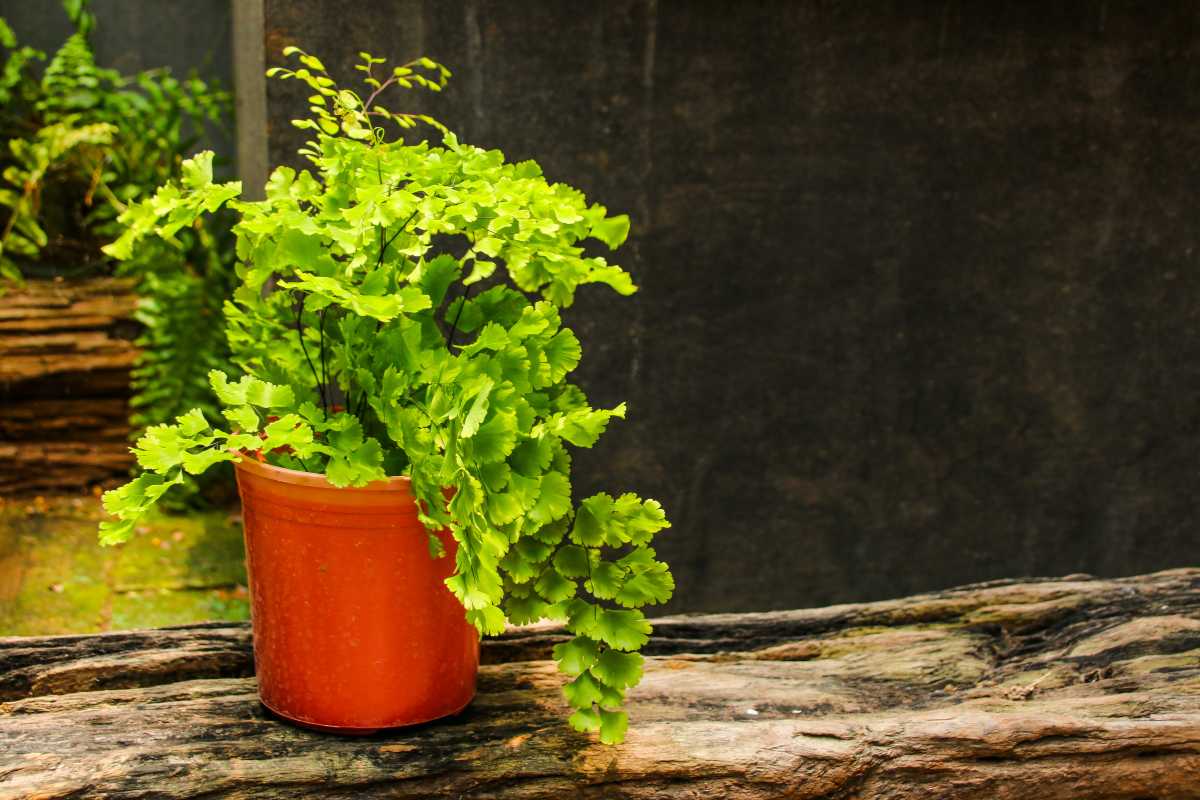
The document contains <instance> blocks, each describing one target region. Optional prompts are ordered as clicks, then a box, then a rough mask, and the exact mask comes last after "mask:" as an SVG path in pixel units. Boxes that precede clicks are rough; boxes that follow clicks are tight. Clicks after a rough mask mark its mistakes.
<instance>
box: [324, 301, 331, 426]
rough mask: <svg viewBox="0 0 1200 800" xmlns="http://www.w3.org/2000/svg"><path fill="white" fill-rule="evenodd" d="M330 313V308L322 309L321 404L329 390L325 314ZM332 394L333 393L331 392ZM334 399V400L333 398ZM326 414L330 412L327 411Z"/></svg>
mask: <svg viewBox="0 0 1200 800" xmlns="http://www.w3.org/2000/svg"><path fill="white" fill-rule="evenodd" d="M328 311H329V306H325V307H324V308H322V309H321V387H322V390H321V402H322V403H324V402H325V392H326V391H328V388H329V373H328V372H327V371H326V369H325V314H326V312H328ZM331 394H332V392H331ZM331 399H332V398H331ZM325 413H326V414H328V413H329V412H328V411H326V412H325Z"/></svg>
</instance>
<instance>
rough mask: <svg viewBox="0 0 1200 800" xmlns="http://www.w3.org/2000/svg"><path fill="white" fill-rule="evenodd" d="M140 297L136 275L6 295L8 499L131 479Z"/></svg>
mask: <svg viewBox="0 0 1200 800" xmlns="http://www.w3.org/2000/svg"><path fill="white" fill-rule="evenodd" d="M136 303H137V298H136V296H135V295H134V294H133V291H132V289H131V287H130V284H129V282H128V281H123V280H118V279H113V278H95V279H91V280H86V281H29V282H27V283H25V284H24V285H22V286H20V287H8V288H7V291H5V293H4V294H2V295H0V495H2V494H16V493H31V492H54V491H74V490H78V489H81V488H85V487H87V486H92V485H106V484H111V483H113V482H114V481H116V480H119V479H121V478H123V477H127V476H128V473H129V468H130V467H131V466H132V463H133V462H132V457H131V456H130V454H129V423H128V415H129V409H128V400H129V371H130V369H131V368H132V366H133V364H134V361H135V360H136V358H137V348H135V347H134V345H133V342H132V341H131V339H132V338H133V336H134V334H135V333H136V325H135V324H134V323H133V322H132V320H131V317H132V315H133V311H134V308H135V306H136Z"/></svg>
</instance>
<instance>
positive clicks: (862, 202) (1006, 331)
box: [266, 0, 1200, 610]
mask: <svg viewBox="0 0 1200 800" xmlns="http://www.w3.org/2000/svg"><path fill="white" fill-rule="evenodd" d="M266 9H267V10H266V36H267V44H268V53H267V61H268V63H278V62H279V50H280V49H281V48H282V46H284V45H286V44H291V43H296V44H300V45H302V46H303V47H305V48H307V49H309V50H311V51H313V52H315V53H318V54H319V55H321V56H322V57H323V58H324V59H325V61H326V63H328V64H331V66H332V65H336V69H335V71H336V72H338V73H340V74H341V75H343V76H344V77H345V78H346V79H347V80H352V79H354V78H355V77H356V76H357V74H358V73H355V72H353V71H352V70H351V69H350V66H349V65H350V63H351V61H352V60H353V59H354V58H355V55H354V54H355V53H356V52H357V51H359V50H369V51H371V52H373V53H376V54H379V55H387V56H390V57H392V58H396V59H407V58H409V57H412V56H414V55H417V54H419V53H422V52H424V53H428V54H429V55H431V56H433V57H435V58H438V59H441V60H443V61H444V62H446V63H447V64H449V65H450V66H451V67H452V68H453V69H455V71H456V79H455V81H454V82H452V84H451V86H450V88H449V89H448V91H447V93H446V94H445V95H444V96H443V97H441V98H438V102H436V103H434V104H431V105H430V107H431V108H432V109H433V110H434V111H435V112H436V113H437V114H438V115H439V116H440V117H441V118H443V119H444V120H445V121H446V122H447V123H449V124H450V125H451V127H452V128H454V129H457V130H458V131H459V132H460V133H461V134H462V135H463V138H465V139H466V140H469V141H472V142H474V143H477V144H480V145H485V146H492V147H499V148H501V149H502V150H504V152H505V153H506V154H507V155H508V156H509V157H510V158H512V159H525V158H530V157H536V158H537V159H538V160H539V161H540V162H541V163H542V165H543V167H544V168H545V170H546V172H547V174H549V175H551V176H554V177H557V178H560V179H562V180H565V181H567V182H569V183H572V184H575V185H577V186H579V187H580V188H582V189H584V190H585V191H586V192H588V194H589V195H590V196H591V197H593V198H594V199H596V200H599V201H601V202H604V203H606V204H607V205H608V206H609V207H610V208H612V209H616V210H621V211H627V212H629V213H630V215H631V216H632V217H633V219H634V229H633V234H632V235H631V237H630V242H629V244H628V245H627V247H626V248H625V249H624V250H623V251H622V252H621V255H622V256H623V259H622V260H623V263H624V265H626V266H627V267H628V268H629V269H630V270H631V271H632V272H633V274H634V276H635V278H636V279H637V281H638V282H639V283H640V284H641V286H642V291H641V293H639V294H638V295H637V296H636V297H635V298H633V299H631V300H619V299H615V298H614V297H613V296H612V295H610V294H608V293H606V291H604V290H603V289H600V288H595V289H594V290H593V291H587V292H584V293H583V294H582V296H581V297H580V300H579V303H578V306H577V309H576V310H573V311H572V312H571V314H570V319H571V321H572V322H573V324H574V325H575V326H576V328H577V330H578V331H579V332H580V334H581V338H582V339H583V341H584V345H585V350H584V352H585V358H584V363H583V366H582V367H581V371H582V378H581V382H582V383H583V384H584V385H585V386H586V387H587V388H588V389H589V391H590V392H591V394H592V396H593V399H594V400H596V401H597V402H598V403H599V404H611V403H615V402H616V401H618V400H619V399H622V398H625V399H628V401H629V406H630V419H629V421H628V422H626V423H624V424H620V425H615V426H613V428H612V429H611V430H610V432H609V434H608V435H607V436H606V437H605V439H604V440H603V442H602V444H601V446H599V447H598V449H597V450H595V451H593V452H590V453H585V454H582V455H581V456H580V457H579V458H578V460H577V463H578V464H579V465H580V468H581V470H582V474H581V477H580V480H579V484H580V488H581V489H585V490H587V491H591V490H593V489H597V488H601V487H604V488H609V489H612V490H624V489H626V488H636V489H638V490H640V491H642V492H644V493H646V494H649V495H651V496H655V497H658V498H659V499H661V500H662V501H663V503H664V504H665V505H666V507H667V509H668V511H669V513H670V514H671V517H672V519H673V520H674V523H675V527H674V528H673V529H672V530H671V531H669V532H667V533H666V534H664V536H663V544H662V550H663V551H664V553H665V555H666V556H667V557H668V558H669V559H670V560H671V561H672V563H673V564H674V566H675V572H676V575H677V578H678V585H679V588H678V592H677V595H676V598H677V599H676V601H675V602H674V603H673V608H677V609H686V610H714V609H719V610H741V609H766V608H778V607H785V606H798V605H805V604H822V603H830V602H838V601H849V600H866V599H871V598H879V597H884V596H893V595H899V594H903V593H907V592H913V591H917V590H922V589H930V588H934V587H941V586H946V585H950V584H957V583H962V582H967V581H976V580H983V579H989V578H998V577H1002V576H1019V575H1028V574H1033V575H1048V574H1064V573H1071V572H1078V571H1086V572H1092V573H1098V574H1106V575H1108V574H1125V573H1134V572H1139V571H1143V570H1152V569H1157V568H1162V567H1170V566H1175V565H1183V564H1195V563H1196V562H1197V544H1198V537H1197V532H1196V530H1197V523H1198V522H1200V509H1198V507H1197V503H1196V500H1195V499H1194V496H1195V486H1196V478H1197V474H1198V472H1200V447H1198V445H1200V408H1198V406H1197V402H1196V397H1197V393H1198V390H1200V277H1198V276H1200V271H1198V270H1197V262H1198V261H1200V249H1198V248H1200V227H1198V226H1197V224H1196V211H1195V205H1196V203H1195V196H1196V190H1197V187H1200V159H1197V157H1196V154H1197V153H1200V113H1198V112H1200V84H1197V82H1196V76H1197V75H1200V6H1196V5H1195V4H1194V3H1188V2H1162V3H1139V2H1095V3H1078V2H1076V3H1071V2H1061V3H1031V2H1024V3H1012V2H1010V3H1003V2H992V3H968V2H962V3H956V2H947V3H936V4H935V3H912V2H909V3H895V2H882V1H879V0H871V1H870V2H863V1H861V0H856V2H791V1H789V2H782V1H781V2H763V1H762V0H756V2H753V3H730V2H726V1H725V0H711V1H710V2H698V1H697V0H690V1H688V2H685V1H684V0H657V2H656V0H610V1H609V2H604V3H600V2H592V3H578V2H567V0H560V1H557V2H551V1H550V0H537V1H536V2H534V1H532V0H524V1H523V2H520V3H498V2H494V3H489V2H455V3H435V2H421V0H389V1H387V2H377V3H374V4H372V5H371V11H370V13H363V14H359V13H357V12H356V13H354V14H350V13H347V12H346V10H345V8H344V5H343V4H342V3H339V2H334V1H333V0H290V1H288V2H285V1H284V0H268V1H267V4H266ZM268 100H269V112H268V116H269V119H270V124H271V132H272V133H271V140H270V146H271V157H272V163H278V162H279V161H280V160H286V159H287V158H288V157H289V155H290V154H291V153H292V152H293V151H294V150H295V148H296V146H297V145H298V142H299V140H300V139H301V138H303V137H298V136H296V135H295V133H294V132H293V131H291V130H290V129H289V128H288V127H287V125H286V121H287V120H288V119H289V118H290V117H292V116H293V115H296V114H298V113H301V112H302V111H303V102H302V98H301V97H299V96H297V95H296V94H295V93H294V88H293V87H291V86H290V85H288V84H283V85H281V84H278V83H275V82H272V85H271V86H270V88H269V95H268Z"/></svg>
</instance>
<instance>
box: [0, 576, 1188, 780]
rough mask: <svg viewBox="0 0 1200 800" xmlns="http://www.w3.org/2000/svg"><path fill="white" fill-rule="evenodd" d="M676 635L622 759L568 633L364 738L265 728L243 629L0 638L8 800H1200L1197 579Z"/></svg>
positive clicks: (856, 608) (1029, 592)
mask: <svg viewBox="0 0 1200 800" xmlns="http://www.w3.org/2000/svg"><path fill="white" fill-rule="evenodd" d="M655 629H656V630H655V637H654V638H653V640H652V641H651V644H650V645H649V646H648V648H647V653H648V655H650V658H649V659H648V661H647V668H646V677H645V679H644V681H643V683H642V685H641V686H639V687H638V688H637V689H636V690H635V691H634V692H633V693H632V695H631V700H630V704H629V710H630V716H631V727H630V731H629V736H628V739H627V741H626V743H625V744H623V745H621V746H619V747H615V748H610V747H605V746H603V745H601V744H599V743H598V742H597V741H595V740H594V739H593V738H591V737H589V736H586V735H583V734H579V733H575V732H574V731H572V730H571V729H570V728H568V727H567V725H566V723H565V721H564V713H565V705H564V703H563V701H562V699H561V697H560V694H559V686H560V685H561V682H562V678H561V676H560V675H559V674H557V672H556V671H555V668H554V665H553V663H552V662H550V661H548V660H546V659H547V656H548V654H549V651H550V648H551V647H552V646H553V645H554V644H555V643H556V642H558V641H562V640H563V638H564V637H563V632H562V631H561V630H560V629H557V628H555V627H552V626H540V627H534V628H527V629H519V630H514V631H511V632H509V633H508V634H506V635H504V636H502V637H499V638H497V639H493V640H489V641H487V642H486V643H485V645H484V648H483V660H484V662H485V663H484V666H483V667H482V668H481V672H480V685H479V694H478V696H477V698H476V700H475V701H474V703H473V704H472V705H471V706H470V707H469V708H468V709H467V711H466V712H464V713H463V714H461V715H460V716H458V717H455V718H453V719H449V720H444V721H441V722H437V723H432V724H429V725H424V726H420V727H418V728H412V729H405V730H398V731H392V732H386V733H380V734H376V735H374V736H370V737H365V738H337V737H332V736H328V735H323V734H319V733H313V732H308V731H305V730H301V729H298V728H295V727H292V726H290V725H287V724H284V723H282V722H279V721H277V720H275V719H273V718H272V717H271V716H270V715H269V714H268V713H267V712H265V710H264V709H263V708H262V706H261V705H260V704H259V703H258V701H257V698H256V695H255V684H254V679H253V677H252V671H253V668H252V657H251V639H250V633H249V629H248V628H247V627H246V626H244V625H236V624H223V623H213V624H207V625H196V626H190V627H185V628H174V629H159V630H150V631H134V632H126V633H113V634H101V635H91V636H67V637H48V638H18V639H6V640H0V798H14V799H15V798H26V797H39V798H66V797H92V796H95V797H130V798H133V797H138V798H141V797H168V798H199V797H205V798H208V797H246V798H249V797H255V798H260V797H267V798H274V797H278V798H284V797H288V798H291V797H339V798H341V797H345V798H349V797H414V798H416V797H422V798H425V797H443V796H445V797H517V798H564V797H630V798H699V797H705V798H714V797H727V798H760V797H761V798H778V797H788V798H847V799H849V798H889V799H892V798H914V800H915V798H934V797H936V798H980V799H981V800H982V798H1039V799H1048V800H1053V799H1054V798H1062V799H1063V800H1067V799H1068V798H1069V799H1070V800H1086V798H1127V799H1128V800H1133V799H1134V798H1158V799H1159V800H1166V799H1167V798H1195V797H1197V796H1200V569H1189V570H1175V571H1170V572H1163V573H1157V574H1153V575H1146V576H1141V577H1134V578H1126V579H1119V580H1098V579H1091V578H1087V577H1085V576H1073V577H1068V578H1062V579H1054V580H1037V581H1027V582H996V583H991V584H981V585H977V586H970V587H963V588H960V589H955V590H949V591H944V592H938V593H933V594H926V595H919V596H915V597H910V598H905V599H901V600H894V601H888V602H879V603H865V604H858V605H845V606H834V607H828V608H819V609H806V610H798V611H777V612H767V613H758V614H729V615H702V616H679V617H671V618H663V619H660V620H658V621H657V622H656V626H655Z"/></svg>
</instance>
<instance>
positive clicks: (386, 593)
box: [237, 458, 479, 734]
mask: <svg viewBox="0 0 1200 800" xmlns="http://www.w3.org/2000/svg"><path fill="white" fill-rule="evenodd" d="M237 481H238V490H239V491H240V493H241V496H242V514H243V518H244V520H245V534H246V565H247V569H248V571H249V575H250V599H251V616H252V620H253V624H254V665H255V668H256V671H257V673H258V693H259V697H260V698H261V700H262V702H263V704H264V705H265V706H266V707H267V708H269V709H270V710H271V711H273V712H275V713H276V714H278V715H279V716H281V717H284V718H286V719H289V720H291V721H293V722H296V723H298V724H300V725H304V726H306V727H310V728H316V729H319V730H327V731H332V732H336V733H347V734H366V733H373V732H374V731H377V730H379V729H381V728H393V727H398V726H401V725H415V724H417V723H420V722H428V721H429V720H433V719H437V718H439V717H444V716H448V715H450V714H454V713H456V712H458V711H460V710H462V709H463V708H464V707H465V706H466V705H467V704H468V703H469V702H470V701H471V698H472V697H473V696H474V694H475V675H476V672H477V671H478V668H479V637H478V634H477V633H476V631H475V628H474V626H472V625H470V624H469V623H468V622H467V620H466V612H465V611H464V610H463V607H462V605H460V604H459V602H458V600H457V599H455V597H454V595H453V594H451V593H450V590H449V589H447V588H446V586H445V584H444V583H443V581H444V580H445V579H446V578H447V577H449V576H450V575H451V574H452V572H453V570H454V552H455V543H454V540H453V539H452V538H451V537H450V536H449V534H448V533H445V532H443V533H442V534H441V537H442V543H443V546H444V548H445V551H446V555H445V556H443V557H441V558H438V559H433V558H431V557H430V555H429V539H428V535H427V533H426V530H425V528H424V526H423V525H422V524H421V522H420V521H419V520H418V519H417V506H416V501H415V500H414V498H413V495H412V491H411V485H410V482H409V480H408V479H407V478H389V479H388V480H386V481H379V482H377V483H373V484H370V485H369V486H366V487H362V488H345V489H339V488H337V487H334V486H332V485H330V484H329V482H328V481H326V480H325V476H323V475H314V474H311V473H307V472H297V471H295V470H290V469H283V468H280V467H273V466H271V465H269V464H262V463H259V462H257V461H255V460H253V459H250V458H243V459H242V460H241V461H240V462H238V464H237Z"/></svg>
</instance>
